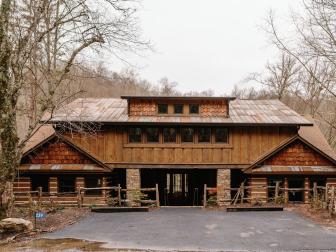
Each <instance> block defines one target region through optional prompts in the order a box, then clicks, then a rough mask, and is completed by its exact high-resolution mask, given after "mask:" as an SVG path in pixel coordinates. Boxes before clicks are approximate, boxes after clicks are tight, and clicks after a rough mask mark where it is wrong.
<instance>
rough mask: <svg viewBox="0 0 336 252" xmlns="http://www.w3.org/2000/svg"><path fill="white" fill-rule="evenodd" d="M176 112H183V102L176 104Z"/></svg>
mask: <svg viewBox="0 0 336 252" xmlns="http://www.w3.org/2000/svg"><path fill="white" fill-rule="evenodd" d="M174 113H175V114H183V104H174Z"/></svg>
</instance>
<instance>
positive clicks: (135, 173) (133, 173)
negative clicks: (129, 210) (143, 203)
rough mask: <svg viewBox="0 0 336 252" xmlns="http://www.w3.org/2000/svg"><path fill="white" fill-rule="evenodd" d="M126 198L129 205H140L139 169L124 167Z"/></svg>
mask: <svg viewBox="0 0 336 252" xmlns="http://www.w3.org/2000/svg"><path fill="white" fill-rule="evenodd" d="M126 187H127V189H130V191H127V199H128V200H129V202H130V205H131V206H140V203H139V202H137V201H139V200H140V187H141V185H140V169H126Z"/></svg>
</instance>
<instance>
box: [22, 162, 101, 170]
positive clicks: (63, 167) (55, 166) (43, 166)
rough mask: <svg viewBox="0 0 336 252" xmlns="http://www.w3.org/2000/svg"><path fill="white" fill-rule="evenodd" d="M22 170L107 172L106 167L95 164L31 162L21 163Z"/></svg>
mask: <svg viewBox="0 0 336 252" xmlns="http://www.w3.org/2000/svg"><path fill="white" fill-rule="evenodd" d="M19 170H20V171H35V172H39V171H41V172H44V171H48V172H59V171H80V172H91V171H92V172H105V170H104V168H102V167H100V166H98V165H95V164H31V165H20V167H19Z"/></svg>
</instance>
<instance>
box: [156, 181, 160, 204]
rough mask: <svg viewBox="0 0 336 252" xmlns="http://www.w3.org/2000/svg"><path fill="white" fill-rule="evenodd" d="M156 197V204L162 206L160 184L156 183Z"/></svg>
mask: <svg viewBox="0 0 336 252" xmlns="http://www.w3.org/2000/svg"><path fill="white" fill-rule="evenodd" d="M155 199H156V206H157V207H160V195H159V185H158V184H155Z"/></svg>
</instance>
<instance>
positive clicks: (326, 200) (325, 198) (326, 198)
mask: <svg viewBox="0 0 336 252" xmlns="http://www.w3.org/2000/svg"><path fill="white" fill-rule="evenodd" d="M324 200H325V202H326V203H328V184H326V185H325V189H324Z"/></svg>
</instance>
